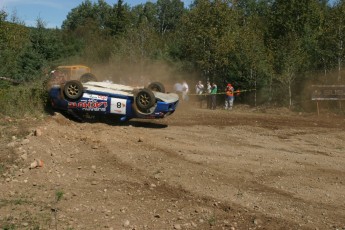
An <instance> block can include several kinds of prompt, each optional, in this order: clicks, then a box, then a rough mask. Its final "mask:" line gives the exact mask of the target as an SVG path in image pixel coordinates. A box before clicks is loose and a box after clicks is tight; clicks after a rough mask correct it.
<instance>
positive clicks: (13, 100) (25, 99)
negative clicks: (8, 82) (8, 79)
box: [0, 80, 48, 118]
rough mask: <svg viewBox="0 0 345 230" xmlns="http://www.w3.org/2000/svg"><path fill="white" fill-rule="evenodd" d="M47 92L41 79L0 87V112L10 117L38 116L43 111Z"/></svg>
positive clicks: (46, 100)
mask: <svg viewBox="0 0 345 230" xmlns="http://www.w3.org/2000/svg"><path fill="white" fill-rule="evenodd" d="M47 102H48V94H47V91H46V90H45V88H44V84H43V81H42V80H40V81H36V82H33V83H27V84H23V85H18V86H8V87H7V88H4V87H1V88H0V108H1V110H0V114H2V115H5V116H11V117H18V118H19V117H24V116H39V115H42V114H43V113H44V111H45V108H46V105H47Z"/></svg>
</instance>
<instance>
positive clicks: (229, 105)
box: [225, 83, 234, 110]
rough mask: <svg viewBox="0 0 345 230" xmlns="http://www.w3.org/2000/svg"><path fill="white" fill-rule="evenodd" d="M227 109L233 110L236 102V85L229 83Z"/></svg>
mask: <svg viewBox="0 0 345 230" xmlns="http://www.w3.org/2000/svg"><path fill="white" fill-rule="evenodd" d="M225 94H226V95H225V109H228V110H232V106H233V104H234V87H232V85H231V84H230V83H229V84H228V85H227V86H226V88H225Z"/></svg>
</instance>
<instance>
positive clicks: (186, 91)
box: [182, 81, 189, 101]
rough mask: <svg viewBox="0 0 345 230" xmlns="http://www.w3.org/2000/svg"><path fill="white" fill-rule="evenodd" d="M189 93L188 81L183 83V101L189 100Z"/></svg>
mask: <svg viewBox="0 0 345 230" xmlns="http://www.w3.org/2000/svg"><path fill="white" fill-rule="evenodd" d="M188 93H189V87H188V84H187V82H186V81H183V83H182V100H184V101H188V100H189V97H188Z"/></svg>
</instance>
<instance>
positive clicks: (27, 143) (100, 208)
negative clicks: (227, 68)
mask: <svg viewBox="0 0 345 230" xmlns="http://www.w3.org/2000/svg"><path fill="white" fill-rule="evenodd" d="M11 122H12V123H13V121H9V122H7V125H3V126H2V133H5V129H4V128H8V127H9V126H8V123H11ZM2 123H3V124H5V122H2ZM20 124H21V123H18V124H17V125H12V126H11V127H12V129H13V130H12V131H13V133H16V132H19V131H18V130H21V128H20V127H21V126H20ZM13 127H15V128H13ZM344 127H345V118H344V117H338V116H320V117H317V116H315V115H308V114H294V113H291V112H289V111H287V110H275V111H274V110H271V111H260V112H258V111H255V110H251V109H248V108H235V110H234V111H231V112H230V111H224V110H215V111H212V110H206V109H195V108H193V107H190V106H183V105H182V106H181V107H180V108H179V109H178V110H177V111H176V113H175V114H173V115H172V116H170V117H168V118H166V119H163V120H149V121H146V120H145V121H140V120H133V121H130V122H129V123H125V124H121V125H109V124H104V123H76V122H74V121H71V120H68V119H67V118H65V117H63V116H62V115H60V114H56V115H54V116H52V117H47V118H46V119H45V120H44V121H43V122H37V121H32V122H31V123H30V124H29V125H28V126H27V128H25V130H32V133H31V135H25V136H24V137H21V135H19V134H18V135H16V134H13V137H12V139H10V140H9V139H6V138H5V137H4V136H3V137H2V140H1V145H2V146H1V150H0V157H1V160H2V163H1V174H2V175H1V180H2V183H1V185H0V188H1V199H0V227H2V229H11V227H12V229H342V228H345V221H344V220H345V199H344V198H345V197H344V196H345V192H344V191H345V186H344V183H345V179H344V178H345V168H344V165H345V155H344V153H345V134H344ZM34 131H35V132H34ZM6 132H8V131H6ZM37 159H40V160H42V161H43V166H42V167H37V168H33V169H29V167H30V165H31V163H33V162H34V160H37Z"/></svg>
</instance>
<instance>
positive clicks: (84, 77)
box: [80, 73, 98, 83]
mask: <svg viewBox="0 0 345 230" xmlns="http://www.w3.org/2000/svg"><path fill="white" fill-rule="evenodd" d="M89 81H98V80H97V78H96V76H95V75H93V74H92V73H84V74H83V75H81V77H80V82H81V83H86V82H89Z"/></svg>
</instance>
